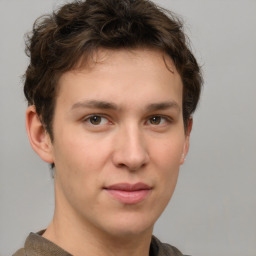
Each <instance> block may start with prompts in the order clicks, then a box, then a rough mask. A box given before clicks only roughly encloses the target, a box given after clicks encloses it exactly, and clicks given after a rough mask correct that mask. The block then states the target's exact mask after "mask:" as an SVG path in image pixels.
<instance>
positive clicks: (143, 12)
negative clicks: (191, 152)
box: [14, 0, 202, 256]
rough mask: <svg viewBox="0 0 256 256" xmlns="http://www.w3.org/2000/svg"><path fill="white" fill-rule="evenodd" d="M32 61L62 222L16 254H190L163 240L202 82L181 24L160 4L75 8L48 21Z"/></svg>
mask: <svg viewBox="0 0 256 256" xmlns="http://www.w3.org/2000/svg"><path fill="white" fill-rule="evenodd" d="M27 52H28V54H29V56H30V65H29V66H28V69H27V71H26V74H25V85H24V92H25V96H26V98H27V100H28V103H29V107H28V109H27V111H26V127H27V133H28V137H29V140H30V143H31V146H32V148H33V149H34V150H35V152H36V153H37V154H38V155H39V156H40V157H41V158H42V160H44V161H45V162H47V163H49V164H51V166H52V168H54V183H55V212H54V217H53V220H52V222H51V223H50V225H49V226H48V227H47V228H46V230H43V231H41V232H39V233H37V234H34V233H31V234H30V235H29V237H28V238H27V240H26V243H25V245H24V248H23V249H20V250H19V251H18V252H16V254H14V255H15V256H19V255H27V256H30V255H61V256H62V255H75V256H78V255H101V256H102V255H103V256H104V255H129V256H131V255H134V256H135V255H140V256H146V255H154V256H155V255H159V256H160V255H171V256H173V255H182V254H181V253H180V252H179V250H178V249H176V248H175V247H173V246H171V245H167V244H163V243H161V242H160V241H159V240H158V239H157V238H155V237H154V236H152V232H153V226H154V223H155V222H156V220H157V219H158V217H159V216H160V215H161V213H162V212H163V210H164V208H165V207H166V205H167V204H168V202H169V200H170V198H171V196H172V194H173V191H174V188H175V185H176V182H177V178H178V173H179V167H180V165H181V164H182V163H183V162H184V159H185V156H186V154H187V152H188V148H189V136H190V132H191V129H192V113H193V112H194V110H195V109H196V106H197V103H198V100H199V96H200V90H201V83H202V80H201V75H200V69H199V67H198V64H197V62H196V60H195V58H194V56H193V55H192V53H191V52H190V50H189V49H188V46H187V44H186V40H185V36H184V34H183V32H182V26H181V23H180V22H179V21H178V20H177V19H176V18H175V17H174V16H173V15H172V14H170V13H169V16H167V14H165V12H164V11H163V10H161V9H160V8H159V7H157V6H155V5H154V4H153V3H152V2H150V1H145V0H137V1H132V0H120V1H116V0H87V1H75V2H73V3H70V4H66V5H64V6H63V7H62V8H60V9H59V10H58V11H57V12H56V13H54V14H53V15H51V16H46V17H43V18H41V19H39V20H37V21H36V23H35V25H34V28H33V33H32V35H31V36H30V37H29V39H28V48H27Z"/></svg>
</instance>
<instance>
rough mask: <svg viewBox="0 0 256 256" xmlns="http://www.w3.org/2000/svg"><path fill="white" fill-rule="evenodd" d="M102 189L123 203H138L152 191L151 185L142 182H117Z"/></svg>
mask: <svg viewBox="0 0 256 256" xmlns="http://www.w3.org/2000/svg"><path fill="white" fill-rule="evenodd" d="M104 190H105V191H106V192H107V193H108V194H109V195H110V196H111V197H113V198H114V199H116V200H117V201H119V202H121V203H123V204H138V203H140V202H142V201H143V200H145V199H146V197H147V196H148V195H149V194H150V192H151V191H152V187H151V186H149V185H147V184H145V183H142V182H139V183H135V184H130V183H118V184H113V185H110V186H107V187H104Z"/></svg>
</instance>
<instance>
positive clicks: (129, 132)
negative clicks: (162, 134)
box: [113, 126, 149, 171]
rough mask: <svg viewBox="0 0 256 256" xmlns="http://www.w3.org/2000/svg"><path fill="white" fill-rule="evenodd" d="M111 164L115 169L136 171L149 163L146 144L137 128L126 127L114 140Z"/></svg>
mask: <svg viewBox="0 0 256 256" xmlns="http://www.w3.org/2000/svg"><path fill="white" fill-rule="evenodd" d="M114 143H115V150H114V153H113V162H114V165H115V166H117V167H119V168H120V167H122V168H127V169H128V170H130V171H137V170H139V169H141V168H143V167H144V166H146V165H147V163H148V162H149V154H148V151H147V147H146V142H145V140H144V138H143V134H142V132H141V131H140V129H139V127H137V126H135V127H126V128H124V129H122V130H121V131H119V132H118V136H117V137H116V138H115V142H114Z"/></svg>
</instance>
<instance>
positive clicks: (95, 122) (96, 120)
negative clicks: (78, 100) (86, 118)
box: [90, 116, 101, 125]
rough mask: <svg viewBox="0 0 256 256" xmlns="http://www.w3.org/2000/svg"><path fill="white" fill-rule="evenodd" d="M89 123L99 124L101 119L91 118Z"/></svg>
mask: <svg viewBox="0 0 256 256" xmlns="http://www.w3.org/2000/svg"><path fill="white" fill-rule="evenodd" d="M90 122H91V123H92V124H96V125H97V124H100V122H101V117H100V116H92V117H91V118H90Z"/></svg>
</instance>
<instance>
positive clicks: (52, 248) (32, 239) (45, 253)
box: [13, 231, 185, 256]
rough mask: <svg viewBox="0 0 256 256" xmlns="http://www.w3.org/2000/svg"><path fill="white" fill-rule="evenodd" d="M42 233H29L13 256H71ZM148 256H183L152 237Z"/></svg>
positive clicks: (172, 247)
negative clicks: (21, 246)
mask: <svg viewBox="0 0 256 256" xmlns="http://www.w3.org/2000/svg"><path fill="white" fill-rule="evenodd" d="M43 233H44V231H40V232H39V233H30V235H29V236H28V237H27V239H26V242H25V245H24V248H22V249H19V250H18V251H17V252H16V253H15V254H13V256H53V255H54V256H72V255H71V254H70V253H68V252H66V251H65V250H63V249H62V248H60V247H59V246H57V245H56V244H54V243H52V242H51V241H49V240H47V239H46V238H44V237H42V234H43ZM149 256H183V254H182V253H181V252H180V251H179V250H178V249H177V248H175V247H174V246H171V245H169V244H165V243H161V242H160V241H159V240H158V239H157V238H156V237H154V236H152V241H151V245H150V252H149ZM184 256H185V255H184Z"/></svg>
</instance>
